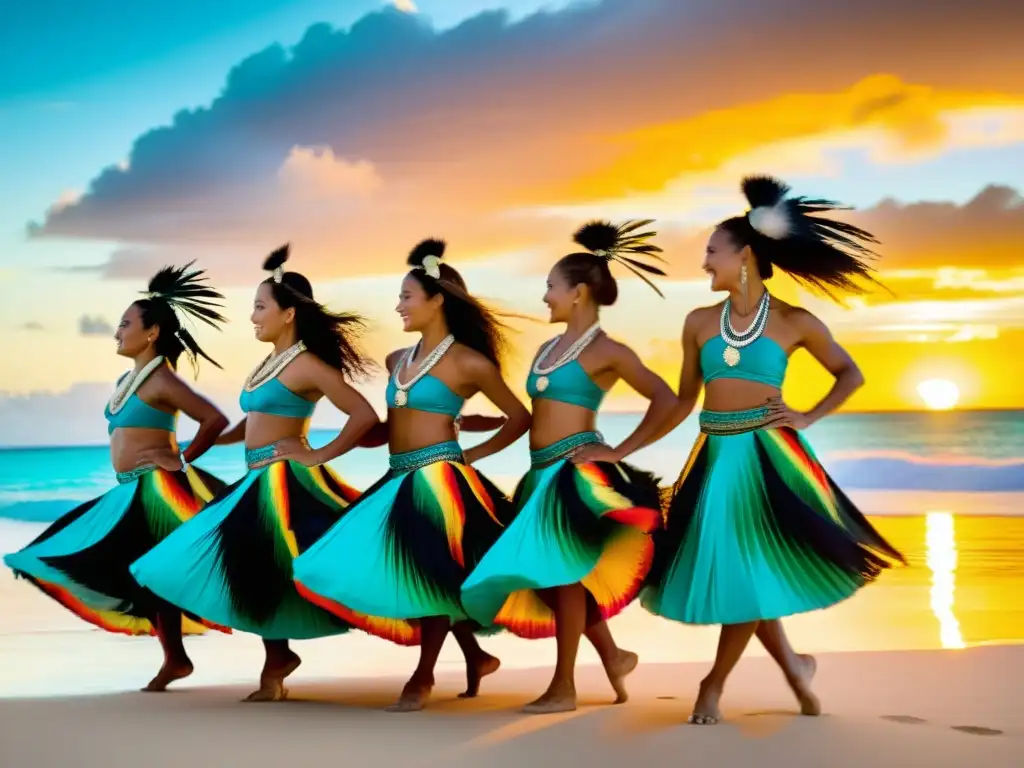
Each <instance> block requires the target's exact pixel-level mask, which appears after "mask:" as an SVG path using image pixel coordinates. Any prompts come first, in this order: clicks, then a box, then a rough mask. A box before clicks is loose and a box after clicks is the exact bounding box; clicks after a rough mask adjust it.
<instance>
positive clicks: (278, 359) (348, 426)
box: [132, 246, 377, 701]
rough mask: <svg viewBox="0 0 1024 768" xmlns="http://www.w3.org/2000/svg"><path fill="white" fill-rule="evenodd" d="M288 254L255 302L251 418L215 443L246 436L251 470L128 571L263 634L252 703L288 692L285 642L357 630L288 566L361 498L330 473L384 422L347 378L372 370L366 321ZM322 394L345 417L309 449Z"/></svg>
mask: <svg viewBox="0 0 1024 768" xmlns="http://www.w3.org/2000/svg"><path fill="white" fill-rule="evenodd" d="M287 258H288V246H285V247H283V248H281V249H279V250H277V251H275V252H274V253H273V254H271V256H270V257H269V258H268V259H267V261H266V262H265V263H264V269H267V270H270V271H271V272H272V276H271V277H269V278H268V279H266V280H265V281H263V282H262V283H261V284H260V286H259V288H258V289H257V291H256V298H255V301H254V303H253V306H254V309H253V313H252V322H253V325H254V326H255V331H256V338H257V339H259V340H260V341H265V342H267V343H270V344H273V345H274V351H273V352H272V353H271V354H270V355H268V356H267V358H266V359H265V360H264V361H263V362H262V363H261V364H260V365H259V366H258V367H257V368H256V370H255V371H253V373H252V374H251V375H250V376H249V379H248V381H246V383H245V387H244V389H243V390H242V394H241V399H240V404H241V407H242V411H243V412H245V413H246V417H245V418H244V419H243V420H242V422H241V423H239V424H238V425H237V426H236V427H234V428H233V429H231V430H230V431H229V432H226V433H225V434H224V436H223V437H222V438H221V440H220V442H222V443H231V442H238V441H239V440H243V439H244V441H245V446H246V448H245V462H246V465H247V466H248V472H247V473H246V474H245V476H244V477H242V479H241V480H239V481H238V482H236V483H235V484H233V485H232V486H230V487H229V488H227V489H225V490H224V491H223V492H222V493H221V494H219V495H218V497H217V498H216V499H215V500H214V501H213V502H212V503H211V504H210V506H209V507H208V508H207V509H206V510H205V512H206V514H204V515H202V516H201V517H199V518H197V519H196V520H194V521H192V525H188V526H182V528H181V529H179V530H178V531H177V532H176V534H175V535H174V536H169V537H168V538H167V539H165V540H164V542H163V543H162V544H161V545H160V546H159V547H156V548H155V549H153V550H152V551H151V552H150V553H149V554H147V555H146V556H145V557H143V558H141V559H140V560H139V561H138V562H136V563H135V564H134V565H133V566H132V573H133V574H135V578H136V579H138V581H139V583H141V584H145V585H146V586H147V587H148V588H149V589H151V590H152V591H153V592H155V593H156V594H158V595H160V596H161V597H162V598H164V599H165V600H167V601H168V602H170V603H173V604H174V605H177V606H181V607H182V608H185V609H187V610H190V611H197V612H198V613H199V615H203V616H209V617H211V618H214V617H215V618H214V620H215V621H217V622H218V623H220V624H224V625H227V626H229V627H233V628H235V629H240V630H243V631H246V632H252V633H254V634H257V635H260V636H261V637H262V638H263V645H264V649H265V651H266V661H265V663H264V666H263V672H262V674H261V676H260V687H259V689H258V690H257V691H255V692H253V693H252V694H250V695H249V697H248V698H247V699H246V700H247V701H278V700H280V699H283V698H285V697H286V696H287V693H288V692H287V690H286V689H285V688H284V679H285V678H286V677H287V676H288V675H290V674H291V673H292V672H294V671H295V670H296V669H297V668H298V666H299V664H300V663H301V659H300V658H299V657H298V655H296V654H295V653H294V652H293V651H292V650H291V649H290V648H289V645H288V641H289V640H290V639H294V640H302V639H308V638H316V637H325V636H328V635H334V634H340V633H342V632H345V631H347V630H349V629H351V625H349V624H348V623H346V622H344V621H340V620H339V619H337V618H336V617H335V616H333V615H332V614H330V613H328V612H326V611H323V610H321V609H319V608H317V607H316V606H314V605H311V604H310V603H308V602H306V601H305V600H304V599H302V597H300V596H299V594H298V593H297V592H296V591H295V587H294V584H293V582H292V561H293V560H294V558H296V557H298V556H299V554H301V553H302V552H304V551H305V550H306V549H307V548H308V547H309V546H310V545H311V544H312V543H313V542H314V541H316V540H317V539H318V538H319V537H320V536H321V535H322V534H323V533H324V532H325V531H326V530H327V529H328V528H330V526H331V525H332V524H334V523H335V522H336V521H337V520H338V519H339V518H340V517H341V515H342V514H343V513H344V510H345V508H346V507H347V506H348V505H349V504H350V503H351V502H352V501H353V499H355V497H356V496H357V495H358V494H357V493H356V491H354V490H353V489H352V488H349V487H348V486H346V485H345V484H344V483H342V482H341V481H340V480H339V479H338V478H337V477H336V476H335V475H334V473H333V472H332V471H331V470H330V469H329V468H328V467H326V466H324V465H325V464H326V463H327V462H328V461H331V460H332V459H335V458H337V457H338V456H341V455H342V454H344V453H346V452H348V451H349V450H351V449H352V448H353V447H355V445H356V444H357V442H358V441H359V439H360V438H361V437H362V435H363V434H364V433H365V432H366V431H367V430H369V429H370V428H371V427H372V426H373V425H374V424H376V423H377V416H376V414H375V413H374V411H373V408H372V407H371V406H370V404H369V403H368V402H367V401H366V399H365V398H364V397H363V396H362V395H360V394H359V393H358V392H357V391H356V390H355V389H353V388H352V387H351V386H350V385H349V384H348V383H347V381H346V378H350V377H352V376H355V375H358V374H362V373H365V372H366V371H367V370H368V367H369V362H368V361H367V359H366V358H365V357H364V356H363V354H362V352H361V351H360V349H359V347H358V345H357V339H356V335H357V334H358V332H359V331H360V330H361V329H362V320H361V319H360V318H359V317H357V316H355V315H348V314H334V313H332V312H329V311H328V310H327V309H326V308H325V307H323V306H322V305H321V304H319V303H317V302H316V301H315V300H314V298H313V288H312V286H311V285H310V283H309V280H307V279H306V278H305V277H303V276H302V275H300V274H299V273H297V272H285V271H284V270H283V265H284V263H285V261H286V260H287ZM321 397H326V398H327V399H328V400H329V401H330V402H331V403H332V404H333V405H334V406H336V407H337V408H338V409H339V410H341V411H343V412H344V413H346V414H348V420H347V421H346V423H345V427H344V428H343V429H342V430H341V432H340V434H338V436H337V437H336V438H334V440H332V441H331V442H330V443H328V444H327V445H325V446H324V447H322V448H318V449H316V450H314V449H312V448H310V446H309V444H308V443H307V442H306V433H307V431H308V429H309V419H310V417H311V416H312V414H313V409H314V407H315V405H316V402H317V401H318V400H319V399H320V398H321Z"/></svg>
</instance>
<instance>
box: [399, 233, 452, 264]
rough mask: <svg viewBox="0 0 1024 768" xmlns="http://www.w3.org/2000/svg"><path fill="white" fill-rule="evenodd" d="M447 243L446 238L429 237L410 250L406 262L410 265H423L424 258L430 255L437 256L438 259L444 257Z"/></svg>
mask: <svg viewBox="0 0 1024 768" xmlns="http://www.w3.org/2000/svg"><path fill="white" fill-rule="evenodd" d="M446 245H447V244H446V243H445V241H444V240H438V239H437V238H433V237H431V238H427V239H426V240H424V241H422V242H421V243H419V244H418V245H417V246H416V247H415V248H413V249H412V250H411V251H410V252H409V258H408V259H406V264H408V265H409V266H410V267H421V266H423V260H424V259H425V258H427V257H428V256H436V257H437V258H438V259H442V258H444V251H445V248H446Z"/></svg>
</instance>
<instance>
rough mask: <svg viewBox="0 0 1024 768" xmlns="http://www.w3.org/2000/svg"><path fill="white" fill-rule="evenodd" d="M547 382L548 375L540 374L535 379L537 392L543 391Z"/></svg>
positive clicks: (546, 386)
mask: <svg viewBox="0 0 1024 768" xmlns="http://www.w3.org/2000/svg"><path fill="white" fill-rule="evenodd" d="M548 383H549V382H548V377H547V376H540V377H538V379H537V391H538V392H543V391H544V390H545V389H547V388H548Z"/></svg>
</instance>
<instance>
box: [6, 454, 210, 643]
mask: <svg viewBox="0 0 1024 768" xmlns="http://www.w3.org/2000/svg"><path fill="white" fill-rule="evenodd" d="M117 483H118V484H117V486H116V487H114V488H112V489H111V490H109V491H107V492H106V493H105V494H103V495H102V496H100V497H98V498H95V499H93V500H92V501H87V502H85V503H84V504H81V505H80V506H78V507H75V508H74V509H73V510H71V511H70V512H68V513H67V514H65V515H63V516H62V517H60V518H59V519H58V520H56V521H55V522H54V523H53V524H52V525H50V527H48V528H47V529H46V530H45V531H43V532H42V533H41V534H40V535H39V536H38V537H36V539H35V540H34V541H32V542H31V543H30V544H28V545H27V546H26V547H25V548H24V549H22V550H21V551H19V552H14V553H12V554H9V555H6V556H5V557H4V563H5V564H6V565H7V566H8V567H9V568H11V569H12V570H13V571H14V573H15V575H16V576H21V577H23V578H25V579H27V580H28V581H30V582H31V583H32V584H34V585H35V586H37V587H38V588H39V589H41V590H42V591H43V592H45V593H46V594H47V595H49V596H50V597H52V598H53V599H54V600H56V601H57V602H59V603H60V604H61V605H63V606H64V607H65V608H67V609H68V610H70V611H71V612H72V613H74V614H76V615H77V616H79V617H80V618H82V619H84V620H85V621H88V622H89V623H91V624H95V625H96V626H97V627H99V628H100V629H105V630H107V631H108V632H117V633H120V634H125V635H153V634H156V628H155V627H154V625H153V621H154V619H155V618H156V614H157V611H158V610H159V609H160V608H161V604H160V601H159V600H157V599H155V597H154V595H153V594H152V593H151V592H149V591H148V590H146V589H144V588H143V587H141V586H140V585H139V583H138V582H137V581H136V580H135V579H134V578H133V577H132V574H131V571H130V566H131V564H132V563H133V562H135V560H137V559H138V558H139V557H141V556H142V555H144V554H145V553H146V552H148V551H150V550H151V549H153V547H155V546H156V545H157V544H159V543H160V542H161V541H163V540H165V539H166V537H167V536H169V535H170V534H171V533H172V532H173V531H175V530H177V529H179V528H180V527H181V525H182V523H184V522H187V521H189V520H191V519H192V518H193V517H194V516H195V515H196V514H197V513H198V512H199V511H200V510H202V509H203V508H204V507H205V506H206V504H207V502H209V501H210V499H211V498H213V495H214V494H215V493H216V492H218V491H219V490H220V489H222V488H223V487H224V483H222V482H221V481H220V480H217V479H216V478H215V477H213V476H212V475H210V474H208V473H207V472H204V471H202V470H201V469H197V468H195V467H188V468H186V470H185V471H178V472H168V471H167V470H164V469H160V468H159V467H141V468H139V469H137V470H134V471H132V472H119V473H118V474H117ZM201 615H202V614H195V613H186V614H185V615H184V616H183V618H182V631H183V632H185V633H187V634H201V633H202V632H205V631H206V626H211V627H214V628H216V629H222V628H221V627H219V626H216V625H214V624H210V623H209V622H208V621H205V620H201V619H199V618H198V617H199V616H201ZM204 625H205V626H204Z"/></svg>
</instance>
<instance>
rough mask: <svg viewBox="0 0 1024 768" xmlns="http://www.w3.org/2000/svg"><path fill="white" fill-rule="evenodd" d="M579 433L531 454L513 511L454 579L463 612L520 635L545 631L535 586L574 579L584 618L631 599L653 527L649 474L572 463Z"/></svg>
mask: <svg viewBox="0 0 1024 768" xmlns="http://www.w3.org/2000/svg"><path fill="white" fill-rule="evenodd" d="M596 442H602V439H601V436H600V435H599V434H598V433H596V432H583V433H580V434H577V435H572V436H571V437H569V438H566V439H564V440H560V441H558V442H557V443H554V444H553V445H550V446H548V447H547V448H544V449H542V450H539V451H532V452H531V454H530V458H531V464H532V468H531V469H530V471H529V472H528V473H527V474H526V476H525V477H524V478H523V479H522V480H521V481H520V483H519V487H518V488H517V489H516V493H515V497H514V500H513V504H514V506H515V509H516V510H517V515H516V518H515V520H514V521H513V522H512V524H511V525H510V526H509V527H508V529H507V530H506V531H505V532H504V533H503V534H502V535H501V538H500V539H498V541H497V542H496V543H495V545H494V546H493V547H492V548H491V550H490V551H489V552H488V553H487V555H486V556H485V557H484V558H483V560H482V561H481V562H480V565H479V566H477V568H476V569H475V570H474V571H473V572H472V573H471V574H470V575H469V578H468V579H466V583H465V584H463V585H462V602H463V605H464V606H465V607H466V612H467V613H468V614H469V615H470V616H471V617H472V618H473V619H474V620H476V621H477V622H479V623H480V624H483V625H485V626H486V625H490V624H496V625H498V626H501V627H504V628H506V629H508V630H509V631H510V632H512V633H514V634H516V635H519V636H520V637H525V638H541V637H553V636H554V635H555V615H554V612H553V611H552V610H551V608H549V607H548V605H547V604H546V603H545V602H544V600H542V599H541V597H540V596H539V595H538V594H537V590H542V589H548V588H551V587H560V586H566V585H569V584H576V583H581V584H582V585H583V586H584V587H585V588H586V590H587V593H588V595H589V599H588V624H592V623H594V622H596V621H598V620H600V619H609V618H611V617H612V616H614V615H615V614H617V613H619V612H620V611H621V610H622V609H623V608H625V607H626V606H627V605H628V604H629V603H630V602H632V600H633V599H634V598H635V597H636V595H637V592H638V591H639V589H640V587H641V585H642V584H643V581H644V577H645V576H646V575H647V570H648V568H650V565H651V560H652V557H653V554H654V542H653V540H652V538H651V532H652V531H653V530H655V529H656V528H658V526H659V525H660V524H661V501H660V493H659V490H658V479H657V478H656V477H654V476H653V475H651V474H648V473H645V472H642V471H641V470H638V469H636V468H635V467H631V466H630V465H628V464H625V463H619V464H608V463H605V462H595V463H587V464H573V463H572V461H571V456H572V454H573V453H574V452H575V451H577V450H579V449H580V448H581V447H583V446H585V445H588V444H592V443H596Z"/></svg>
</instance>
